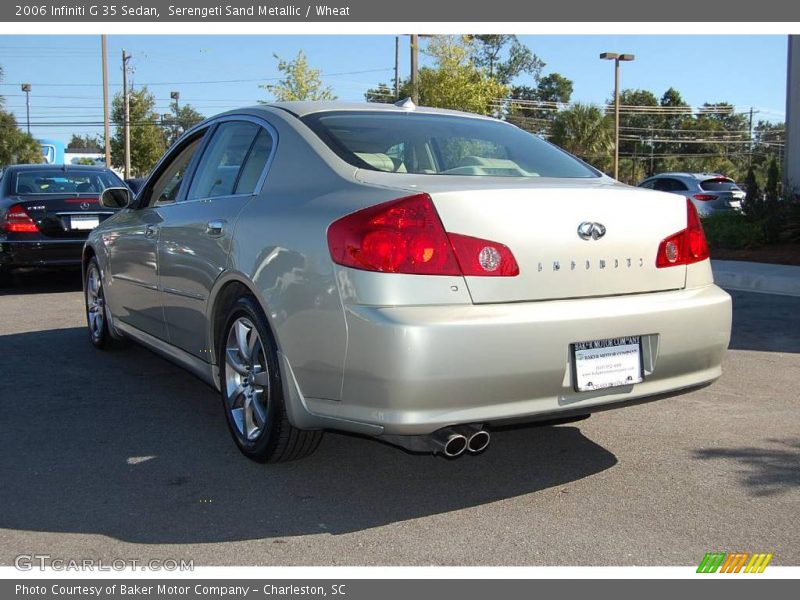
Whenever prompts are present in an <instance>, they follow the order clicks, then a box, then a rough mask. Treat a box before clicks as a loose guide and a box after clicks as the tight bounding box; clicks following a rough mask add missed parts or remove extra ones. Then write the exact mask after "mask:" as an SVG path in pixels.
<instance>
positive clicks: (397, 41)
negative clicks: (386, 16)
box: [394, 35, 400, 100]
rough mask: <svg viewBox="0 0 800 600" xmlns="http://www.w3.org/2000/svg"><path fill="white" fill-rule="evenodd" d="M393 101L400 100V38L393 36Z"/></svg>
mask: <svg viewBox="0 0 800 600" xmlns="http://www.w3.org/2000/svg"><path fill="white" fill-rule="evenodd" d="M394 99H395V100H400V36H399V35H396V36H394Z"/></svg>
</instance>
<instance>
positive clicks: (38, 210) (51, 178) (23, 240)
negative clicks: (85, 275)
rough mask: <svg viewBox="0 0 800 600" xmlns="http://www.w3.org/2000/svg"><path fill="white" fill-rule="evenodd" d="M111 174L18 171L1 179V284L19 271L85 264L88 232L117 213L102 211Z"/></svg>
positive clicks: (83, 169) (71, 168) (54, 168)
mask: <svg viewBox="0 0 800 600" xmlns="http://www.w3.org/2000/svg"><path fill="white" fill-rule="evenodd" d="M124 186H125V184H124V183H123V182H122V180H121V179H120V178H119V177H117V175H116V174H114V172H113V171H111V170H109V169H106V168H103V167H89V166H77V165H66V166H65V165H14V166H10V167H7V168H6V169H5V170H3V172H2V175H0V280H2V279H3V277H5V276H7V275H8V273H9V271H10V270H11V269H15V268H18V267H62V266H72V265H80V264H81V251H82V248H83V243H84V241H85V240H86V237H87V235H88V234H89V231H91V230H92V229H94V228H95V227H97V225H99V224H100V223H102V222H103V221H104V220H105V219H107V218H108V217H109V216H110V215H112V214H113V213H114V210H112V209H108V208H105V207H103V206H101V205H100V201H99V196H100V193H101V192H102V191H103V190H104V189H106V188H108V187H124Z"/></svg>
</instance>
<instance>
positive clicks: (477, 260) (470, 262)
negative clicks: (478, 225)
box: [447, 233, 519, 277]
mask: <svg viewBox="0 0 800 600" xmlns="http://www.w3.org/2000/svg"><path fill="white" fill-rule="evenodd" d="M447 237H448V238H450V243H451V244H452V245H453V250H455V253H456V258H458V265H459V266H460V267H461V272H462V273H463V274H464V275H465V276H470V277H475V276H488V277H516V276H517V275H519V266H518V265H517V261H516V259H515V258H514V255H513V254H512V253H511V250H509V249H508V247H507V246H504V245H503V244H498V243H497V242H491V241H489V240H484V239H481V238H475V237H470V236H468V235H460V234H458V233H448V234H447Z"/></svg>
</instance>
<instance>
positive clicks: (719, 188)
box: [700, 177, 741, 192]
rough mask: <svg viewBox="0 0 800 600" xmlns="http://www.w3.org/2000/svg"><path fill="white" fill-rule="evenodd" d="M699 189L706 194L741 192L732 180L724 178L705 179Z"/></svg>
mask: <svg viewBox="0 0 800 600" xmlns="http://www.w3.org/2000/svg"><path fill="white" fill-rule="evenodd" d="M700 189H701V190H705V191H707V192H738V191H741V190H740V189H739V186H737V185H736V184H735V183H734V182H733V181H732V180H730V179H725V178H724V177H717V178H716V179H706V180H705V181H701V182H700Z"/></svg>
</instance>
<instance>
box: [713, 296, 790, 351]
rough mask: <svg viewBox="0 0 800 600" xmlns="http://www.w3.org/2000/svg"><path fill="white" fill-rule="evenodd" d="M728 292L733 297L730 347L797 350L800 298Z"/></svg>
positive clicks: (737, 348)
mask: <svg viewBox="0 0 800 600" xmlns="http://www.w3.org/2000/svg"><path fill="white" fill-rule="evenodd" d="M728 293H729V294H730V295H731V297H732V298H733V331H732V332H731V343H730V349H731V350H757V351H760V352H800V298H795V297H793V296H778V295H776V294H761V293H756V292H737V291H729V292H728Z"/></svg>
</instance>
